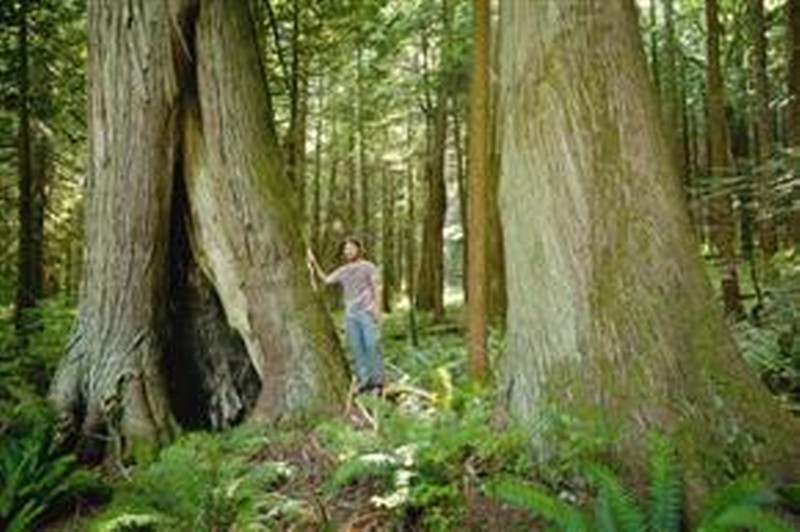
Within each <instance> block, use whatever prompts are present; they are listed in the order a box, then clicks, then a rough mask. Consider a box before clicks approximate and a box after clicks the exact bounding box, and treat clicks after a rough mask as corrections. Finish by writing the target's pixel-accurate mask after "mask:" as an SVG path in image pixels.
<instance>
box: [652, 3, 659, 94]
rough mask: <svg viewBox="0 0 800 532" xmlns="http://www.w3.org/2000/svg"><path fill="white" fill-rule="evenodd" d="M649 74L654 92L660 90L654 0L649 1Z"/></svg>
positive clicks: (656, 16) (656, 17)
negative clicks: (654, 88)
mask: <svg viewBox="0 0 800 532" xmlns="http://www.w3.org/2000/svg"><path fill="white" fill-rule="evenodd" d="M650 75H651V76H652V77H653V85H655V87H656V93H660V92H661V64H660V61H659V55H658V9H657V7H656V0H652V1H651V2H650Z"/></svg>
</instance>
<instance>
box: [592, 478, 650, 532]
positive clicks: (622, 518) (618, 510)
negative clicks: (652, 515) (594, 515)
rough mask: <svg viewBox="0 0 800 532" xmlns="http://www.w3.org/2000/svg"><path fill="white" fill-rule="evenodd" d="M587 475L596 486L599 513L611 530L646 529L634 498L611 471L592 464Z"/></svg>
mask: <svg viewBox="0 0 800 532" xmlns="http://www.w3.org/2000/svg"><path fill="white" fill-rule="evenodd" d="M587 475H588V477H589V480H590V481H591V482H592V483H593V484H594V485H595V486H597V488H598V502H599V507H600V508H601V509H603V510H604V512H603V513H602V514H601V515H602V516H603V518H604V519H603V520H604V521H606V522H608V523H609V524H611V525H612V528H611V530H618V531H621V532H641V531H642V530H645V529H646V519H645V516H644V514H643V513H642V510H641V508H639V505H638V504H637V502H636V498H635V497H634V496H633V494H632V493H631V492H630V491H628V490H627V489H626V488H625V486H623V485H622V482H621V481H620V479H619V478H618V477H617V475H616V474H615V473H614V472H613V471H611V470H610V469H608V468H607V467H605V466H602V465H599V464H594V465H591V466H588V467H587Z"/></svg>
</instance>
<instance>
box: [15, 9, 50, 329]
mask: <svg viewBox="0 0 800 532" xmlns="http://www.w3.org/2000/svg"><path fill="white" fill-rule="evenodd" d="M29 16H30V12H29V2H28V1H27V0H26V1H23V2H21V3H20V6H19V25H18V27H17V52H18V61H19V65H18V71H17V72H18V73H17V83H18V86H19V93H18V97H17V113H18V124H19V125H18V130H17V168H18V175H19V244H18V252H17V253H18V262H17V264H18V266H17V294H16V328H17V331H18V332H19V333H20V334H21V335H24V334H25V332H26V331H27V330H28V329H29V325H30V324H31V319H32V318H31V317H30V316H29V315H27V311H28V310H29V309H31V308H33V307H35V306H36V302H37V300H38V299H39V298H40V297H41V295H42V278H43V271H42V262H41V241H38V239H37V237H36V235H37V234H41V214H43V211H41V209H42V208H43V205H41V202H40V201H38V199H39V196H40V194H41V191H42V188H43V187H42V186H41V183H40V181H41V179H37V177H38V176H37V175H35V172H34V165H33V153H32V152H33V150H32V148H33V132H32V127H31V122H32V117H31V96H30V60H29V59H30V58H29V50H28V45H29V37H30V36H29V24H30V20H29Z"/></svg>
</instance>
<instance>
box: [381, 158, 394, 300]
mask: <svg viewBox="0 0 800 532" xmlns="http://www.w3.org/2000/svg"><path fill="white" fill-rule="evenodd" d="M382 177H383V179H382V183H383V191H382V192H383V194H382V196H383V217H382V220H383V234H382V236H381V258H382V260H381V262H382V263H383V276H382V277H383V279H382V280H383V283H382V285H383V286H382V288H383V290H382V291H381V295H382V298H383V301H382V302H381V305H382V307H383V311H384V312H391V311H392V302H393V301H394V289H395V277H396V276H395V237H394V235H395V221H394V204H395V190H394V189H395V185H394V172H393V171H392V169H390V168H387V167H386V166H385V165H384V166H383V171H382Z"/></svg>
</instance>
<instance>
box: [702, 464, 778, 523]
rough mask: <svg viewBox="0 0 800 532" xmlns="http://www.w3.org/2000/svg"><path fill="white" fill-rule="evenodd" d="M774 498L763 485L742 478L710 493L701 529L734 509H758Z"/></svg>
mask: <svg viewBox="0 0 800 532" xmlns="http://www.w3.org/2000/svg"><path fill="white" fill-rule="evenodd" d="M773 500H774V498H773V497H772V496H771V494H770V493H769V491H768V490H767V488H766V486H764V483H763V482H762V481H761V480H760V479H758V478H756V477H752V476H744V477H741V478H738V479H736V480H734V481H733V482H731V483H729V484H727V485H726V486H724V487H723V488H721V489H719V490H717V491H715V492H714V493H712V494H711V495H710V496H709V498H708V500H707V501H706V503H705V505H704V507H703V514H702V517H703V520H702V521H701V525H700V526H701V527H703V526H709V525H711V524H712V523H714V522H715V521H716V520H717V518H719V517H720V516H721V515H722V514H724V513H725V512H726V511H728V510H730V509H731V508H734V507H751V508H753V507H758V506H762V505H764V504H769V503H771V502H773Z"/></svg>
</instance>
